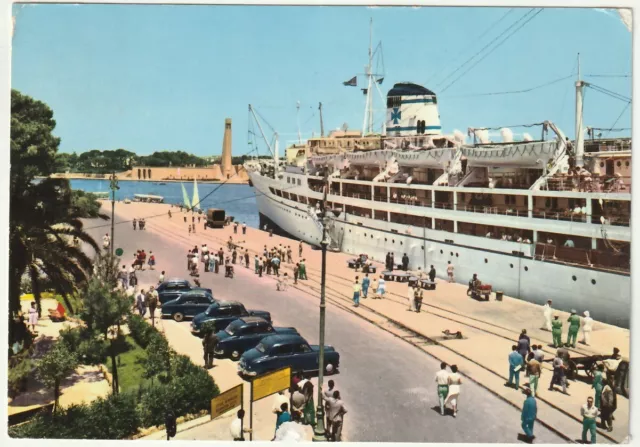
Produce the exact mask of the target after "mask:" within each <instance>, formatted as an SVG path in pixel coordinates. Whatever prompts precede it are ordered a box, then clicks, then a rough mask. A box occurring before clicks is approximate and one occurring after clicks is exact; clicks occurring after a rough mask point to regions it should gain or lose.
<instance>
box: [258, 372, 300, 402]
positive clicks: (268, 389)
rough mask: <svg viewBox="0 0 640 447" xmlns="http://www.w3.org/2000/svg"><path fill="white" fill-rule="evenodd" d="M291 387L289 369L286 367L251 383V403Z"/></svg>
mask: <svg viewBox="0 0 640 447" xmlns="http://www.w3.org/2000/svg"><path fill="white" fill-rule="evenodd" d="M290 386H291V368H290V367H286V368H283V369H279V370H277V371H274V372H272V373H268V374H265V375H263V376H260V377H256V378H255V379H254V380H253V382H252V383H251V402H255V401H258V400H260V399H262V398H265V397H267V396H271V395H272V394H275V393H277V392H278V391H282V390H286V389H288V388H289V387H290Z"/></svg>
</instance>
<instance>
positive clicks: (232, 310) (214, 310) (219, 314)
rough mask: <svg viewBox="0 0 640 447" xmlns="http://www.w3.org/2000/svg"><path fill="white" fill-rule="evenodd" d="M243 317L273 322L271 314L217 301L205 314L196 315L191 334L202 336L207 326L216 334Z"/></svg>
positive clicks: (235, 303) (233, 303) (235, 302)
mask: <svg viewBox="0 0 640 447" xmlns="http://www.w3.org/2000/svg"><path fill="white" fill-rule="evenodd" d="M243 317H262V318H264V319H265V320H267V321H268V322H269V323H270V322H271V314H270V313H269V312H265V311H263V310H247V309H245V308H244V305H243V304H242V303H239V302H238V301H216V302H215V303H213V304H211V305H210V306H209V307H208V308H207V310H206V311H205V312H202V313H201V314H199V315H196V316H195V317H194V318H193V321H192V322H191V333H192V334H193V335H197V336H200V335H201V332H202V325H203V324H205V323H206V324H207V326H209V327H211V328H212V329H213V330H214V331H215V332H218V331H221V330H223V329H226V328H227V326H228V325H229V323H231V322H232V321H234V320H237V319H238V318H243Z"/></svg>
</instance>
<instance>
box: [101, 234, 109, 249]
mask: <svg viewBox="0 0 640 447" xmlns="http://www.w3.org/2000/svg"><path fill="white" fill-rule="evenodd" d="M109 245H111V238H110V237H109V234H107V233H105V234H104V236H102V248H104V249H105V250H108V249H109Z"/></svg>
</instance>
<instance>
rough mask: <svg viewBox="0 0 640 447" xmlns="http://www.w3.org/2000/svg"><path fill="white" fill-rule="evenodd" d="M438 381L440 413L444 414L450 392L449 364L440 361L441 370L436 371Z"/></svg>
mask: <svg viewBox="0 0 640 447" xmlns="http://www.w3.org/2000/svg"><path fill="white" fill-rule="evenodd" d="M436 383H437V384H438V400H439V401H440V414H441V415H442V416H444V402H445V400H446V399H447V394H449V373H448V372H447V364H446V363H444V362H442V363H440V371H438V372H437V373H436Z"/></svg>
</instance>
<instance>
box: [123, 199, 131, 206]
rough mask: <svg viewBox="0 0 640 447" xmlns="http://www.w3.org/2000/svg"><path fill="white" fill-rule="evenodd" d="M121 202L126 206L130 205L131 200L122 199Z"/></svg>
mask: <svg viewBox="0 0 640 447" xmlns="http://www.w3.org/2000/svg"><path fill="white" fill-rule="evenodd" d="M123 202H124V203H126V204H127V205H128V204H129V203H131V199H129V198H127V199H124V200H123Z"/></svg>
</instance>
